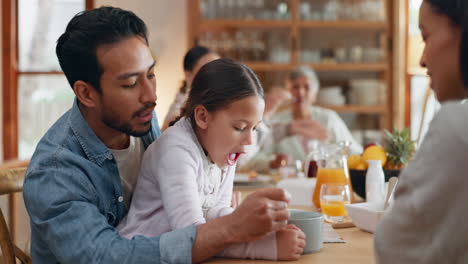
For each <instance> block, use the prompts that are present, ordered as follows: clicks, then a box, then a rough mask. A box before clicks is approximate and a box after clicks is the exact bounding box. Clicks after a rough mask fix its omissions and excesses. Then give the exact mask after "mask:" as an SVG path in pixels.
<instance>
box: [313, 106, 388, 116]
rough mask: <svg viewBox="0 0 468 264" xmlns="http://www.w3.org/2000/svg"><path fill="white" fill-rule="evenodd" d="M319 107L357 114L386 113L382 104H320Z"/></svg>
mask: <svg viewBox="0 0 468 264" xmlns="http://www.w3.org/2000/svg"><path fill="white" fill-rule="evenodd" d="M320 107H323V108H328V109H331V110H334V111H336V112H338V113H357V114H380V115H383V114H386V113H387V111H386V108H385V106H382V105H375V106H374V105H342V106H341V105H340V106H337V105H320Z"/></svg>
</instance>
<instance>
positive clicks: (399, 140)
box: [384, 128, 416, 170]
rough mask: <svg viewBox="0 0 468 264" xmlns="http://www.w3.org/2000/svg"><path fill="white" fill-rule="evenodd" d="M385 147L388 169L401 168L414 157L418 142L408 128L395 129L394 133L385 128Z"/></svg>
mask: <svg viewBox="0 0 468 264" xmlns="http://www.w3.org/2000/svg"><path fill="white" fill-rule="evenodd" d="M384 148H385V152H387V158H388V161H387V165H386V166H385V167H386V169H393V170H399V169H401V168H403V167H404V166H405V165H406V164H407V163H408V162H409V161H410V160H411V158H412V157H413V154H414V151H415V150H416V142H415V141H413V140H411V138H410V133H409V129H408V128H405V129H403V130H402V131H398V130H397V129H393V132H392V133H390V132H389V131H388V130H385V144H384Z"/></svg>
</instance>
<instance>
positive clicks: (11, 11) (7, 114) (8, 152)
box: [2, 0, 18, 242]
mask: <svg viewBox="0 0 468 264" xmlns="http://www.w3.org/2000/svg"><path fill="white" fill-rule="evenodd" d="M2 5H3V6H2V54H3V57H2V71H3V83H2V84H3V98H2V103H3V157H4V159H6V160H9V159H16V158H17V157H18V93H17V90H18V87H17V83H18V81H17V78H18V75H17V70H18V64H17V62H18V49H17V47H18V45H17V44H18V27H17V25H18V24H17V22H18V20H17V14H18V12H17V10H18V1H16V0H9V1H2ZM16 208H17V201H16V197H15V196H14V195H9V197H8V211H9V221H8V222H9V228H10V235H11V239H12V241H14V242H15V241H16V225H15V224H16V219H17V212H16Z"/></svg>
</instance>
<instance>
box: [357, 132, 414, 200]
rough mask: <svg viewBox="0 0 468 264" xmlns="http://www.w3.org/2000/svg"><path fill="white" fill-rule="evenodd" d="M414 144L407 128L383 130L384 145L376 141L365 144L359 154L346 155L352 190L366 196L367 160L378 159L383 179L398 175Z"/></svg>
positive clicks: (411, 154) (411, 153) (409, 157)
mask: <svg viewBox="0 0 468 264" xmlns="http://www.w3.org/2000/svg"><path fill="white" fill-rule="evenodd" d="M415 148H416V144H415V142H414V141H412V140H411V138H410V135H409V130H408V129H404V130H402V131H398V130H393V133H390V132H389V131H385V139H384V146H380V145H379V144H376V143H371V144H367V145H366V146H365V147H364V152H363V153H362V154H361V155H351V156H349V157H348V168H349V175H350V177H351V184H352V185H353V190H354V191H355V192H356V193H357V194H358V195H359V196H361V197H362V198H364V199H365V198H366V173H367V168H368V163H367V161H368V160H380V161H381V162H382V167H383V169H384V175H385V181H386V182H387V181H388V180H389V179H390V178H391V177H395V176H396V177H398V176H399V174H400V171H401V169H403V168H404V167H405V166H406V164H407V163H408V162H409V161H410V160H411V158H412V157H413V153H414V151H415Z"/></svg>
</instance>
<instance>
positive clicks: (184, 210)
mask: <svg viewBox="0 0 468 264" xmlns="http://www.w3.org/2000/svg"><path fill="white" fill-rule="evenodd" d="M264 106H265V104H264V100H263V89H262V86H261V84H260V82H259V81H258V79H257V77H256V76H255V74H254V73H253V72H252V70H250V69H249V68H247V67H246V66H244V65H242V64H239V63H236V62H233V61H231V60H228V59H219V60H215V61H212V62H210V63H208V64H206V65H205V66H203V67H202V68H201V70H200V72H199V73H198V74H197V75H196V77H195V79H194V81H193V84H192V90H191V91H190V94H189V98H188V101H187V104H186V108H185V111H184V114H183V117H182V118H181V119H180V120H179V121H178V122H177V123H176V124H175V125H174V126H173V127H170V128H168V129H167V130H166V132H165V133H164V134H163V135H162V136H161V137H160V138H159V139H158V140H157V141H156V142H155V143H153V144H152V145H151V146H150V147H149V148H148V149H147V151H146V152H145V154H144V157H143V161H142V165H141V171H140V176H139V179H138V183H137V186H136V189H135V193H134V196H133V200H132V203H131V207H130V211H129V213H128V216H127V218H126V219H124V220H123V221H122V222H121V224H120V225H119V230H120V233H121V235H123V236H125V237H133V236H135V235H146V236H156V235H160V234H162V233H164V232H168V231H171V230H174V229H179V228H184V227H186V226H189V225H193V224H195V225H198V224H202V223H205V222H206V221H210V220H213V219H215V218H218V217H220V216H223V215H227V214H230V213H231V212H232V211H233V210H234V209H232V208H231V207H230V203H231V197H232V189H233V180H234V173H235V167H236V166H235V165H236V162H237V160H238V158H239V156H240V155H242V154H243V153H244V151H245V146H247V145H250V144H252V137H253V136H254V133H255V129H256V127H257V126H258V125H259V123H260V122H261V120H262V116H263V110H264ZM304 244H305V240H304V234H303V233H302V231H300V230H299V229H298V228H297V227H295V226H292V225H291V226H288V227H287V228H286V229H284V230H281V231H278V232H276V233H270V234H269V235H267V236H266V237H264V238H262V239H260V240H258V241H254V242H250V243H247V244H239V245H235V246H232V247H229V248H227V249H226V250H225V251H224V252H222V253H221V254H220V256H226V257H239V258H253V259H271V260H276V259H280V260H288V259H297V258H299V256H300V254H301V253H302V250H303V247H304Z"/></svg>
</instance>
